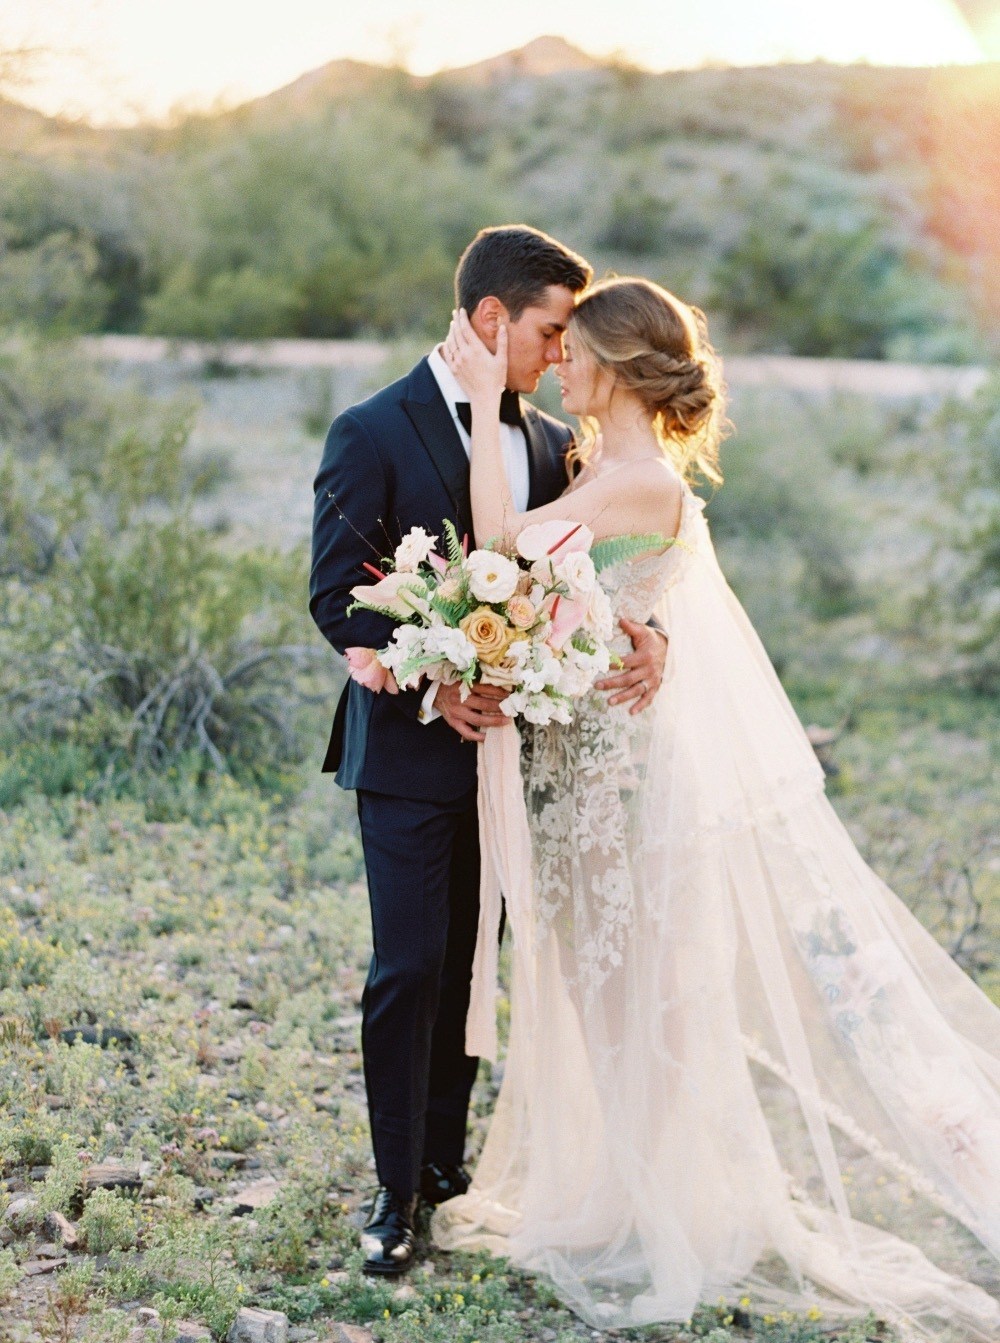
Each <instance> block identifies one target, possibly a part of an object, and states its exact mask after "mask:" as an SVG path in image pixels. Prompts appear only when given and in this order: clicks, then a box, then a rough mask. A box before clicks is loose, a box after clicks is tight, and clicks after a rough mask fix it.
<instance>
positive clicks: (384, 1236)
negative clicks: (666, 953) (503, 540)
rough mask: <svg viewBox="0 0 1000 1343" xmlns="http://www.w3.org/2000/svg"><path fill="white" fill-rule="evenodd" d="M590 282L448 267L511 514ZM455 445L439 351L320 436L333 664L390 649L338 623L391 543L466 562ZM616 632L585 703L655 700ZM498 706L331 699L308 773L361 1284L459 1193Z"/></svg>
mask: <svg viewBox="0 0 1000 1343" xmlns="http://www.w3.org/2000/svg"><path fill="white" fill-rule="evenodd" d="M591 278H592V271H591V268H590V266H589V265H588V264H587V263H586V261H584V260H583V259H582V257H579V256H577V255H576V254H575V253H573V252H571V251H570V250H569V249H568V248H566V247H564V246H563V245H562V244H561V243H558V242H556V241H555V239H553V238H550V237H548V236H546V235H545V234H544V233H540V232H538V231H537V230H535V229H532V228H527V227H525V226H511V227H504V228H492V229H484V230H483V231H482V232H480V233H479V234H478V235H477V236H476V237H475V238H474V239H473V241H472V243H470V245H469V247H468V248H467V249H466V251H465V253H464V254H463V256H462V258H461V260H460V262H459V265H458V270H457V272H456V276H455V297H456V303H457V305H458V307H461V308H464V309H465V310H466V312H468V313H469V315H470V318H471V321H472V325H473V327H474V329H475V330H476V332H477V333H478V334H479V335H480V336H481V337H482V339H483V340H484V341H486V342H487V344H489V345H490V346H491V348H494V347H495V341H496V332H497V328H498V326H499V324H500V323H501V322H504V323H506V324H507V330H508V375H507V385H508V389H509V390H508V392H506V393H505V394H504V398H503V403H502V405H501V418H502V419H503V425H502V428H501V434H502V437H503V448H504V456H505V461H506V465H507V472H508V478H509V480H510V485H511V491H512V493H513V497H514V503H515V506H516V507H517V509H518V511H521V512H523V511H525V510H526V509H528V508H535V507H539V506H540V505H542V504H545V503H549V502H551V501H552V500H553V499H555V498H556V497H557V496H558V495H559V494H560V493H561V492H562V491H563V489H564V488H565V486H566V481H567V476H566V468H565V464H564V457H565V453H566V449H567V448H568V447H569V445H570V443H571V442H572V434H571V432H570V430H569V429H568V428H567V427H566V425H564V424H561V423H560V422H559V421H558V420H555V419H553V418H551V417H550V416H548V415H544V414H542V413H541V412H540V411H538V410H536V409H535V408H534V407H533V406H531V405H530V404H528V403H527V402H524V401H521V399H520V397H519V395H518V393H521V392H533V391H534V390H535V388H536V387H537V386H538V382H539V379H540V378H541V376H542V374H543V373H544V371H545V369H546V368H547V367H548V366H549V365H550V364H556V363H559V362H560V361H561V359H562V357H563V355H562V337H563V332H564V331H565V329H566V324H567V322H568V320H569V316H570V313H571V311H572V309H573V305H574V303H575V301H576V299H577V297H578V295H580V294H581V293H582V291H583V290H584V289H585V288H586V286H587V285H588V284H589V282H590V280H591ZM469 427H470V417H469V406H468V402H467V401H466V400H465V398H464V396H463V393H462V391H461V388H460V387H459V386H458V384H457V382H456V381H455V379H454V378H453V376H452V375H451V373H450V371H449V370H448V367H447V365H446V364H445V362H444V359H443V358H442V356H441V353H440V348H439V347H438V348H435V349H434V350H432V351H431V353H430V354H429V355H428V356H427V357H426V358H424V359H421V360H420V362H419V363H418V364H417V366H416V367H415V368H414V369H412V370H411V371H410V372H409V373H408V374H407V375H406V377H404V378H402V379H400V381H398V382H395V383H393V384H392V385H391V386H389V387H385V388H383V389H382V390H381V391H380V392H377V393H376V394H375V395H374V396H373V397H371V398H370V399H369V400H367V401H363V402H361V403H360V404H359V405H356V406H352V407H350V408H349V409H348V410H346V411H345V412H344V413H343V414H342V415H340V416H338V417H337V419H336V420H335V421H334V423H333V425H332V427H331V429H330V432H329V435H328V436H327V440H326V447H325V450H324V453H323V460H322V463H321V465H320V469H319V474H318V475H317V477H316V487H315V488H316V504H315V515H314V523H313V564H312V574H311V578H310V601H309V609H310V611H311V612H312V616H313V619H314V620H315V621H316V624H317V625H318V626H319V628H320V630H321V631H322V633H323V634H324V635H325V637H326V638H327V639H328V640H329V641H330V643H331V644H332V645H333V646H334V648H336V649H337V651H338V652H339V653H343V652H344V650H345V648H347V647H350V646H353V645H360V646H364V647H371V648H381V647H383V646H384V645H385V644H386V643H388V641H389V636H390V635H391V633H392V629H393V622H392V621H391V620H389V619H388V618H387V617H384V616H381V615H379V614H377V613H376V612H373V611H363V610H359V611H357V612H356V613H355V614H354V615H352V616H351V617H350V618H348V617H347V616H346V608H347V606H348V605H349V604H350V601H351V598H350V595H349V594H350V589H351V588H352V587H354V586H355V585H357V584H359V583H364V582H365V581H366V576H365V571H364V569H363V568H362V565H363V564H364V563H365V562H367V563H369V564H373V565H375V566H376V567H377V566H378V561H379V557H381V556H385V555H390V554H391V553H392V551H393V549H394V548H395V546H396V545H397V544H398V542H399V540H400V539H401V537H402V535H403V534H405V533H406V532H407V531H409V529H410V528H411V527H424V528H426V530H427V531H428V532H430V533H431V534H432V535H437V536H440V535H441V532H442V526H441V524H442V520H443V519H445V518H449V519H451V521H452V522H454V524H455V527H456V529H457V531H458V534H459V536H462V535H468V537H469V539H470V544H471V542H472V515H471V507H470V500H469V451H470V442H471V440H470V436H469ZM478 539H479V541H486V540H488V539H489V538H487V537H480V538H478ZM627 629H628V632H629V634H630V635H631V636H632V639H633V644H634V647H635V652H634V653H633V654H632V655H630V657H629V658H628V659H626V666H625V669H624V671H623V672H622V673H621V674H619V675H618V676H616V677H612V678H609V679H608V680H607V681H606V682H603V683H602V688H607V689H611V690H613V691H615V692H616V696H615V698H616V699H619V700H622V701H624V700H629V699H631V700H634V701H635V703H636V704H640V703H643V702H648V697H650V696H651V694H652V693H653V692H655V690H656V688H657V687H658V686H659V683H660V679H661V677H662V672H663V664H664V657H665V643H664V640H663V639H662V637H661V636H660V635H659V634H658V633H655V632H654V631H653V630H651V629H649V628H647V627H646V626H639V625H636V626H633V625H631V624H629V625H628V626H627ZM506 693H507V692H506V691H505V690H502V689H500V688H498V687H490V686H481V687H478V688H477V689H476V690H475V691H474V692H473V693H472V694H471V695H470V696H469V697H468V699H466V701H465V702H464V703H463V702H462V701H461V699H460V697H459V687H458V686H457V685H453V686H445V685H438V686H436V687H435V688H432V689H431V690H429V691H427V692H425V691H424V690H423V689H420V690H412V691H403V692H401V693H400V694H398V695H388V694H385V693H383V694H379V695H375V694H372V692H371V691H369V690H366V689H365V688H364V687H362V686H360V685H358V684H357V683H356V682H354V681H350V680H349V681H348V683H347V687H346V689H345V690H344V693H343V695H342V696H341V699H340V702H339V704H338V706H337V711H336V715H335V718H334V723H333V733H332V736H331V739H330V745H329V749H328V751H327V755H326V760H325V762H324V765H323V768H324V770H326V771H332V770H335V771H336V778H337V782H338V783H339V784H340V785H341V787H343V788H353V789H356V790H357V798H358V817H359V820H360V825H361V839H362V845H363V848H364V855H365V867H366V870H367V876H368V890H369V899H370V904H371V919H372V938H373V947H374V955H373V957H372V961H371V968H370V970H369V973H368V980H367V983H366V985H365V990H364V996H363V1000H362V1009H363V1010H362V1028H361V1036H362V1051H363V1055H364V1066H365V1085H366V1089H367V1094H368V1110H369V1117H370V1121H371V1133H372V1143H373V1146H374V1149H375V1165H376V1169H377V1171H378V1179H379V1190H378V1193H377V1194H376V1197H375V1200H374V1203H373V1206H372V1210H371V1214H370V1217H369V1220H368V1223H367V1225H366V1227H365V1230H364V1233H363V1235H362V1245H363V1247H364V1249H365V1252H366V1260H365V1264H364V1268H365V1271H366V1272H369V1273H387V1274H395V1273H400V1272H402V1271H403V1270H404V1269H406V1268H408V1267H409V1265H410V1263H411V1262H412V1259H413V1253H414V1239H415V1236H414V1213H415V1209H416V1200H417V1195H418V1194H419V1195H420V1196H422V1197H423V1199H424V1201H425V1202H426V1203H428V1204H431V1205H434V1204H437V1203H441V1202H443V1201H444V1200H445V1199H447V1198H451V1197H453V1196H454V1195H456V1194H460V1193H464V1191H465V1189H466V1188H467V1186H468V1182H469V1180H468V1176H467V1175H466V1173H465V1171H464V1170H463V1168H462V1161H463V1155H464V1149H465V1131H466V1122H467V1116H468V1108H469V1096H470V1092H471V1090H472V1084H473V1081H474V1079H475V1075H476V1067H477V1063H478V1060H477V1059H475V1058H469V1057H468V1056H467V1055H466V1053H465V1047H464V1034H465V1018H466V1013H467V1010H468V1005H469V989H470V983H471V977H472V958H473V951H474V949H475V940H476V927H477V920H478V908H479V835H478V821H477V816H476V757H477V752H476V751H475V750H474V749H472V747H471V743H474V742H478V741H482V740H483V739H484V733H485V732H487V731H493V730H499V729H502V728H503V727H504V726H505V725H507V724H508V720H507V719H506V718H505V717H504V716H503V714H501V713H500V712H499V709H498V701H499V700H500V699H502V698H503V697H504V696H505V695H506ZM506 730H507V731H511V730H512V729H511V728H510V727H509V726H507V727H506Z"/></svg>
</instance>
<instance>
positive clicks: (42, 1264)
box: [21, 1255, 69, 1278]
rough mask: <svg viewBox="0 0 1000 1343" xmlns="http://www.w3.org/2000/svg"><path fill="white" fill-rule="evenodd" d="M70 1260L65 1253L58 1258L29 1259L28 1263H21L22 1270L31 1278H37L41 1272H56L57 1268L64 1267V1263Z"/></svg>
mask: <svg viewBox="0 0 1000 1343" xmlns="http://www.w3.org/2000/svg"><path fill="white" fill-rule="evenodd" d="M68 1262H69V1261H68V1260H67V1258H66V1256H65V1255H62V1256H60V1258H58V1259H29V1261H28V1262H27V1263H26V1264H22V1265H21V1271H22V1272H23V1273H25V1274H27V1276H28V1277H29V1278H37V1277H38V1276H39V1274H41V1273H54V1272H55V1271H56V1269H57V1268H62V1266H63V1264H66V1263H68Z"/></svg>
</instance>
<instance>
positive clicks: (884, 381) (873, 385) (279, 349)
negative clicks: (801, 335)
mask: <svg viewBox="0 0 1000 1343" xmlns="http://www.w3.org/2000/svg"><path fill="white" fill-rule="evenodd" d="M84 345H85V347H86V348H87V349H88V350H89V351H90V353H91V354H93V355H94V356H95V357H96V358H98V359H101V360H107V361H108V362H110V363H119V364H140V365H141V364H158V363H163V362H165V361H170V362H174V363H177V364H180V365H182V366H188V367H205V366H206V365H207V364H213V363H214V364H223V365H229V366H231V367H233V368H240V367H243V368H260V369H301V370H308V369H371V370H374V369H376V368H377V367H378V366H379V365H380V364H381V363H383V362H384V360H385V359H386V358H388V356H389V353H390V347H389V346H385V345H381V344H379V343H378V342H376V341H366V340H357V341H354V340H270V341H226V342H217V343H212V342H203V341H172V340H167V339H165V338H163V337H162V336H90V337H88V338H87V339H86V340H85V341H84ZM726 375H727V377H728V379H729V381H730V383H732V385H733V386H737V387H784V388H787V389H789V390H793V391H801V392H807V393H813V394H822V393H829V392H850V393H854V394H856V395H859V396H874V397H889V398H897V397H900V398H910V397H926V396H932V397H940V396H949V395H951V396H960V397H966V396H971V395H972V394H973V393H974V392H975V391H976V389H977V388H979V387H980V386H981V385H982V384H983V382H984V381H985V380H986V378H987V377H988V373H987V370H986V369H984V368H976V367H961V368H958V367H946V366H943V365H922V364H891V363H883V362H879V361H876V360H871V359H801V358H795V357H792V356H786V355H735V356H732V357H731V358H728V359H727V360H726Z"/></svg>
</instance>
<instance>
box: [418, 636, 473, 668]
mask: <svg viewBox="0 0 1000 1343" xmlns="http://www.w3.org/2000/svg"><path fill="white" fill-rule="evenodd" d="M424 646H425V647H426V649H427V651H428V653H437V654H438V656H439V657H441V658H443V659H444V661H445V662H450V663H451V664H452V665H453V666H454V667H456V668H457V669H458V670H459V671H465V670H466V669H467V668H469V667H471V666H472V664H473V662H474V661H475V658H476V650H475V648H474V647H473V646H472V643H471V641H470V640H469V639H467V638H466V636H465V634H464V633H463V632H462V630H457V629H452V627H451V626H450V625H432V626H431V628H430V629H429V630H426V631H425V633H424Z"/></svg>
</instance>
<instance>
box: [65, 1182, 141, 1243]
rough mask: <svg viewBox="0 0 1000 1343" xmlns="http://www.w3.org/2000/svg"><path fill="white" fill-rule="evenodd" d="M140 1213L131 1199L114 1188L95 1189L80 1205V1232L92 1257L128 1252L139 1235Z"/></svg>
mask: <svg viewBox="0 0 1000 1343" xmlns="http://www.w3.org/2000/svg"><path fill="white" fill-rule="evenodd" d="M139 1226H140V1216H139V1210H138V1208H137V1207H136V1205H135V1202H134V1200H133V1199H131V1198H129V1197H128V1195H126V1194H120V1193H116V1192H115V1191H114V1190H113V1189H95V1190H94V1192H93V1193H92V1194H91V1195H90V1197H89V1198H88V1199H87V1201H86V1203H85V1204H84V1205H83V1213H82V1214H81V1216H80V1231H81V1233H82V1235H83V1240H84V1244H85V1245H86V1247H87V1249H88V1250H89V1251H90V1253H91V1254H110V1253H111V1251H112V1250H131V1249H132V1248H133V1247H134V1245H135V1243H136V1240H137V1239H138V1235H139Z"/></svg>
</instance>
